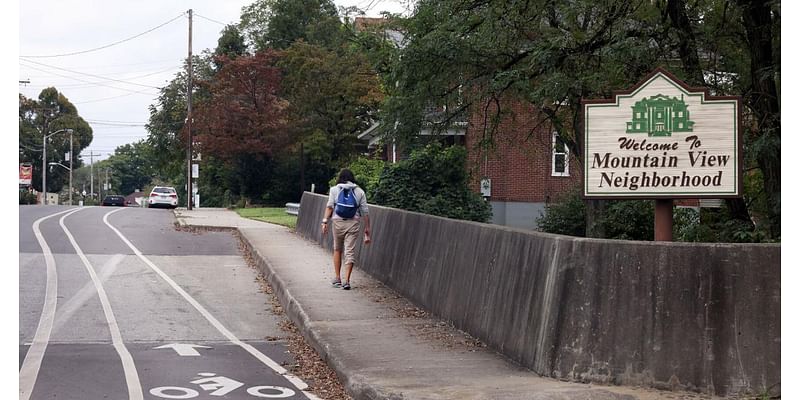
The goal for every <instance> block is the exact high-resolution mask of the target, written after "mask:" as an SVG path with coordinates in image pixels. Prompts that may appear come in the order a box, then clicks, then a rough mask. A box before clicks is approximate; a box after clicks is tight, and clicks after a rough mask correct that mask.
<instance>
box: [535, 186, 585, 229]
mask: <svg viewBox="0 0 800 400" xmlns="http://www.w3.org/2000/svg"><path fill="white" fill-rule="evenodd" d="M536 224H537V226H538V229H539V231H542V232H548V233H556V234H559V235H569V236H579V237H584V236H586V204H585V203H584V201H583V199H582V198H581V196H580V193H579V192H577V191H573V192H571V193H569V194H568V195H565V196H563V198H561V199H559V200H558V201H556V202H554V203H549V204H547V205H546V206H545V211H544V213H543V214H542V215H541V216H540V217H539V218H538V219H537V220H536Z"/></svg>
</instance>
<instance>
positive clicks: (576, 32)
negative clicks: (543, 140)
mask: <svg viewBox="0 0 800 400" xmlns="http://www.w3.org/2000/svg"><path fill="white" fill-rule="evenodd" d="M780 15H781V13H780V2H777V1H767V2H765V1H756V0H737V1H732V2H731V1H724V0H700V1H693V2H687V1H685V0H670V1H650V2H648V1H632V2H614V1H612V2H597V1H593V0H575V1H568V2H563V1H562V2H554V1H548V0H533V1H527V2H524V3H522V4H521V3H518V2H507V1H491V0H490V1H481V2H474V1H463V0H420V1H418V2H417V5H416V10H415V14H414V15H413V16H412V17H410V18H407V19H404V20H402V21H400V25H401V26H402V28H403V31H404V34H405V39H406V43H407V44H406V46H405V47H404V48H403V49H401V50H400V51H398V54H396V55H395V56H389V55H388V54H387V57H385V58H384V59H389V60H391V62H390V63H388V66H387V68H385V71H386V73H385V78H384V82H389V83H391V84H390V85H387V86H386V87H387V91H388V96H387V97H386V100H385V102H384V104H383V106H382V112H381V118H382V120H384V121H391V122H393V123H385V124H383V125H382V126H381V129H382V133H383V134H385V135H389V136H392V137H394V138H395V139H397V140H399V141H401V142H412V141H413V140H414V138H415V137H416V136H417V134H418V132H419V130H420V128H421V127H422V126H423V125H428V126H431V127H432V128H433V129H434V130H441V129H444V128H446V127H447V124H448V123H449V121H450V120H451V119H452V118H453V116H454V115H457V114H458V113H461V112H463V111H465V110H468V111H469V112H471V113H473V116H474V115H477V116H478V117H482V118H484V126H477V127H474V128H473V130H472V132H473V134H476V135H479V136H480V137H479V138H478V140H477V142H478V143H479V144H480V145H481V148H484V147H486V148H489V147H491V146H490V145H491V144H492V143H494V142H496V141H497V140H498V139H499V135H501V134H502V132H500V131H499V128H498V127H499V122H500V121H502V120H503V119H504V118H508V117H511V116H513V113H514V110H513V108H514V106H515V104H518V103H520V102H522V103H527V104H523V105H530V106H532V107H533V108H534V109H537V110H538V111H539V112H540V113H541V115H540V116H541V118H540V123H539V124H538V125H536V126H533V127H530V128H529V129H530V130H531V132H532V131H533V130H536V129H547V130H555V131H557V132H558V133H559V136H560V137H561V138H562V139H564V140H565V142H566V144H567V146H568V147H569V148H570V152H571V153H572V154H575V155H577V157H578V162H580V163H583V160H582V159H581V158H582V156H583V151H582V149H581V143H580V141H579V140H578V139H579V138H580V134H579V133H580V132H579V131H578V129H579V124H578V122H579V120H580V111H581V99H591V98H608V97H610V95H611V94H612V91H613V90H615V89H624V88H627V87H630V86H632V85H633V84H635V83H637V82H638V80H639V79H641V78H642V77H643V76H645V75H646V74H647V73H648V72H650V71H652V70H653V68H654V67H656V66H663V67H666V68H667V69H668V70H670V71H672V72H673V73H675V74H676V75H677V76H678V77H679V78H681V79H683V80H685V81H686V82H688V83H689V84H691V85H697V86H700V85H703V86H709V87H710V88H711V92H712V93H713V94H715V95H741V96H743V98H744V104H745V106H746V109H745V110H744V113H743V115H744V122H745V127H746V128H745V130H746V132H745V135H746V137H745V145H746V146H748V147H746V154H745V160H746V165H745V168H747V169H752V168H756V169H758V170H760V171H761V174H762V176H763V183H762V186H761V187H760V188H759V189H760V190H755V191H751V192H750V193H751V194H752V193H760V196H762V197H763V199H764V201H765V202H766V203H767V205H766V206H764V207H762V208H760V210H759V211H758V212H759V213H761V214H763V215H764V217H765V218H760V216H757V217H758V218H754V220H755V221H756V223H758V224H761V225H762V227H759V228H757V230H765V231H768V232H770V235H771V236H772V237H773V238H775V237H779V236H780V169H781V167H780V103H779V85H778V83H779V82H780ZM382 71H384V69H382ZM431 104H432V105H434V106H437V107H440V108H441V109H444V110H446V111H445V112H446V115H445V116H443V117H441V118H438V119H437V120H432V119H431V118H430V115H429V114H430V113H429V109H428V107H426V106H428V105H431ZM726 204H728V207H729V213H728V215H729V217H730V218H735V219H738V220H739V222H737V223H736V224H739V225H741V224H744V225H747V224H748V223H750V224H752V222H751V215H750V213H749V210H748V208H747V206H746V205H745V204H744V202H742V201H741V200H731V201H728V202H727V203H726ZM753 205H755V204H753ZM595 208H598V209H599V208H602V207H595V206H594V205H592V207H589V208H587V209H586V210H587V211H586V212H587V214H588V215H589V216H590V217H592V218H593V217H594V214H595V213H594V211H593V210H594V209H595ZM597 222H598V221H594V222H592V223H588V225H589V226H590V227H592V229H594V228H593V227H595V226H600V224H598V223H597ZM744 225H743V226H744ZM745 228H746V227H745ZM747 229H749V230H752V228H747ZM747 229H746V230H747ZM591 234H592V233H590V235H591Z"/></svg>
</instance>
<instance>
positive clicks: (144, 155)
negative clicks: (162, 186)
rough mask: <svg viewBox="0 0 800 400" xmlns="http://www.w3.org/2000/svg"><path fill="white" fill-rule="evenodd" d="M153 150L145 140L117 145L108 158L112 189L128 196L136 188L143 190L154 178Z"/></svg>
mask: <svg viewBox="0 0 800 400" xmlns="http://www.w3.org/2000/svg"><path fill="white" fill-rule="evenodd" d="M152 158H153V150H152V148H150V146H148V145H147V143H146V142H145V141H139V142H137V143H133V144H125V145H122V146H119V147H117V149H116V150H115V151H114V155H112V156H111V157H109V158H108V168H109V169H110V170H111V171H112V172H113V173H112V174H111V175H110V176H111V182H110V183H111V188H112V189H111V191H112V192H113V193H116V194H121V195H123V196H127V195H129V194H131V193H133V192H135V191H136V190H140V191H143V190H144V188H145V186H147V185H149V184H150V182H151V180H152V175H153V170H152V165H153V162H152Z"/></svg>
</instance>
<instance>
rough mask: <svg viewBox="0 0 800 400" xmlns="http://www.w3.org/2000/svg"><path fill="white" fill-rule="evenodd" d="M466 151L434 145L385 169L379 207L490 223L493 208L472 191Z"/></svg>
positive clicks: (376, 198) (376, 196) (377, 191)
mask: <svg viewBox="0 0 800 400" xmlns="http://www.w3.org/2000/svg"><path fill="white" fill-rule="evenodd" d="M466 159H467V152H466V149H464V148H463V147H460V146H452V147H447V148H443V147H442V146H441V145H440V144H438V143H433V144H429V145H427V146H425V147H424V148H421V149H418V150H415V151H413V152H412V153H411V156H410V157H409V158H408V159H407V160H403V161H400V162H398V163H396V164H392V165H390V166H388V167H387V168H384V169H383V172H382V173H381V176H380V179H379V181H378V185H377V187H376V189H375V194H374V196H373V202H374V203H376V204H380V205H384V206H389V207H395V208H401V209H404V210H409V211H416V212H421V213H425V214H431V215H438V216H441V217H447V218H455V219H465V220H471V221H478V222H488V221H489V219H490V218H491V216H492V208H491V205H490V204H489V203H488V202H487V201H485V200H484V199H483V198H481V197H480V196H479V195H478V194H476V193H474V192H472V191H471V190H470V188H469V175H468V174H467V172H466V169H465V166H464V164H465V162H466Z"/></svg>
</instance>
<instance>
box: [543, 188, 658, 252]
mask: <svg viewBox="0 0 800 400" xmlns="http://www.w3.org/2000/svg"><path fill="white" fill-rule="evenodd" d="M536 222H537V224H538V226H539V231H541V232H548V233H557V234H561V235H570V236H579V237H584V236H586V204H585V202H584V200H583V198H582V197H581V194H580V192H579V191H577V190H575V191H572V192H569V193H567V194H566V195H564V196H563V197H562V198H561V199H559V200H558V202H556V203H552V204H548V205H547V206H546V207H545V212H544V214H543V215H542V216H541V217H539V218H538V219H537V220H536ZM597 223H598V224H600V225H601V226H602V229H603V230H604V231H605V233H606V239H625V240H653V202H652V201H647V200H610V201H608V203H607V205H606V208H605V211H604V212H603V214H602V215H601V216H600V217H599V220H598V221H597Z"/></svg>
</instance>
